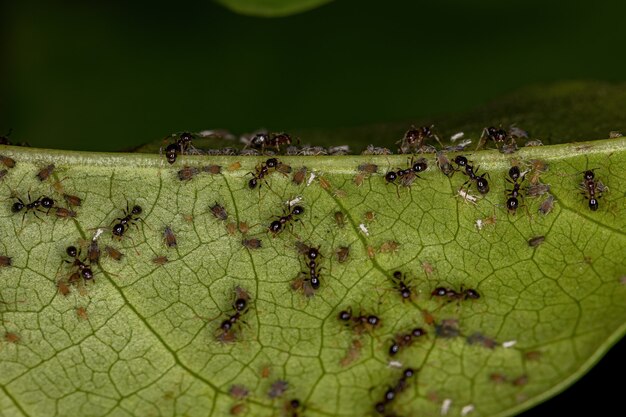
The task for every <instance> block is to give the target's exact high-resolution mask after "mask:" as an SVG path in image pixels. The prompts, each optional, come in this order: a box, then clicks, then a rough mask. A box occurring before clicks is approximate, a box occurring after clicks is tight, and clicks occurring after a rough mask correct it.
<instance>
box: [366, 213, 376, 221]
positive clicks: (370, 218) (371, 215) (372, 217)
mask: <svg viewBox="0 0 626 417" xmlns="http://www.w3.org/2000/svg"><path fill="white" fill-rule="evenodd" d="M364 217H365V221H366V222H370V223H371V222H373V221H374V220H375V219H376V213H374V212H373V211H366V212H365V215H364Z"/></svg>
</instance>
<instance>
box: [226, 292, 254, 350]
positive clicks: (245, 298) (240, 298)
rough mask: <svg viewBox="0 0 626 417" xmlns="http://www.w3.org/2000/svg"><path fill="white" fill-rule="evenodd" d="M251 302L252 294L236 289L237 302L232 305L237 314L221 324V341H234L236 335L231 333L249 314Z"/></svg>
mask: <svg viewBox="0 0 626 417" xmlns="http://www.w3.org/2000/svg"><path fill="white" fill-rule="evenodd" d="M249 301H250V294H248V292H247V291H246V290H244V289H243V288H241V287H236V288H235V301H234V302H233V304H232V307H233V310H235V312H234V313H233V314H231V315H229V316H228V318H227V319H226V320H224V321H222V323H221V324H220V330H221V331H222V333H221V335H220V336H219V339H220V340H222V341H231V340H233V339H234V335H233V334H232V333H231V331H232V329H233V327H234V326H235V325H236V324H237V323H238V322H239V320H241V318H242V317H243V315H244V314H246V313H247V312H248V304H249Z"/></svg>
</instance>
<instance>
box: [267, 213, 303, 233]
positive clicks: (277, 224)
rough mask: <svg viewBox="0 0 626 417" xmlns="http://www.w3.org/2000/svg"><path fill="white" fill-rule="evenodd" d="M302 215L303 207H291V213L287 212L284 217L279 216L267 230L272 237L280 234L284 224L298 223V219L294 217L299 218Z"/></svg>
mask: <svg viewBox="0 0 626 417" xmlns="http://www.w3.org/2000/svg"><path fill="white" fill-rule="evenodd" d="M302 213H304V207H302V206H293V207H291V211H289V212H287V213H286V214H285V215H284V216H279V218H278V220H274V221H273V222H272V223H271V224H270V226H269V230H270V232H272V233H273V234H274V235H277V234H278V233H280V232H281V231H282V230H283V228H284V227H285V225H286V224H290V223H291V222H293V221H299V220H300V219H297V218H295V217H294V216H300V215H301V214H302Z"/></svg>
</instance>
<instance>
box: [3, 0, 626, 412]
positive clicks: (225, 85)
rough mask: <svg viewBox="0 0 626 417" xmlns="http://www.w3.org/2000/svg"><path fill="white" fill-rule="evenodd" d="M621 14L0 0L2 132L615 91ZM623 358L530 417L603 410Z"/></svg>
mask: <svg viewBox="0 0 626 417" xmlns="http://www.w3.org/2000/svg"><path fill="white" fill-rule="evenodd" d="M624 16H626V2H624V1H594V2H589V1H585V2H581V1H573V2H572V1H568V2H565V1H560V2H555V1H553V2H548V1H545V0H544V1H536V0H524V1H519V0H515V1H512V0H508V1H503V0H483V1H468V0H438V1H430V2H426V1H417V0H404V1H388V2H383V1H380V0H377V1H374V0H337V1H335V2H334V3H331V4H329V5H327V6H324V7H322V8H320V9H317V10H314V11H312V12H309V13H305V14H301V15H296V16H291V17H288V18H280V19H262V18H253V17H245V16H238V15H235V14H233V13H231V12H229V11H228V10H226V9H223V8H221V7H219V6H217V5H215V4H213V3H211V2H207V1H187V2H177V3H176V4H175V5H174V4H171V5H160V4H159V3H157V2H129V1H108V2H106V3H104V2H102V4H99V3H97V2H95V1H92V2H81V1H65V2H59V3H58V4H57V3H52V2H37V1H35V2H24V1H13V2H10V3H9V2H3V3H2V6H0V34H1V42H2V44H1V46H2V51H1V55H0V56H1V61H0V62H1V65H0V74H1V77H0V133H4V132H6V131H7V130H8V129H9V128H13V134H12V136H11V138H12V140H14V141H16V142H21V141H27V142H29V143H30V144H31V145H33V146H39V147H52V148H73V149H85V150H118V149H122V148H128V147H131V146H133V145H139V144H141V143H144V142H147V141H152V140H155V139H159V138H161V137H163V136H165V135H166V134H168V133H170V132H175V131H181V130H192V131H196V130H201V129H207V128H227V129H230V130H232V131H234V132H236V133H241V132H245V131H250V130H253V129H257V128H260V127H265V128H268V129H270V130H286V131H289V130H290V129H293V128H334V127H346V126H355V125H362V124H369V123H379V122H397V121H406V122H407V123H409V122H410V121H411V120H416V119H424V118H427V117H429V116H430V115H436V114H446V113H456V112H463V111H466V110H468V109H471V108H475V107H477V106H479V105H481V104H483V103H485V102H487V101H490V100H492V99H493V98H495V97H497V96H499V95H501V94H504V93H507V92H509V91H512V90H515V89H517V88H520V87H523V86H525V85H528V84H536V83H549V82H554V81H562V80H572V79H584V80H599V81H609V82H620V81H626V68H625V66H624V64H625V61H626V54H624V52H623V50H624V45H626V42H625V41H626V31H625V30H624V29H623V25H624ZM625 111H626V109H625ZM438 119H439V120H441V119H442V118H441V117H440V118H438ZM444 119H445V118H444ZM487 123H489V124H491V123H494V124H497V123H498V120H493V121H488V120H486V121H485V124H487ZM444 128H445V126H444ZM304 139H305V138H304ZM625 351H626V346H625V344H624V342H621V343H620V346H618V347H617V348H615V349H613V350H612V351H611V353H610V354H609V355H608V356H607V357H606V358H605V359H604V360H603V361H602V362H601V363H600V365H599V366H598V367H596V368H594V369H593V370H592V371H591V373H590V374H589V375H588V376H586V377H585V378H583V379H582V380H581V381H580V382H579V383H577V384H576V385H574V386H573V387H572V388H571V389H569V390H568V391H566V392H565V393H564V394H562V395H560V396H558V397H556V398H555V399H553V400H550V401H548V402H547V403H546V404H544V405H541V406H539V407H537V408H535V409H533V410H532V411H531V412H529V413H528V415H534V416H536V415H555V414H561V415H563V414H568V413H569V414H575V412H576V411H580V407H581V405H582V404H583V403H584V405H587V406H589V405H591V406H594V407H596V409H597V411H598V414H604V413H608V412H609V410H612V409H613V407H614V406H616V405H618V404H620V403H621V401H620V399H619V398H621V397H620V395H621V393H620V391H619V389H620V388H619V386H618V385H615V384H610V383H609V382H608V378H609V377H610V376H614V375H615V374H620V373H624V371H625V369H626V365H625V364H624V354H623V352H625Z"/></svg>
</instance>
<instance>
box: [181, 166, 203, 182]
mask: <svg viewBox="0 0 626 417" xmlns="http://www.w3.org/2000/svg"><path fill="white" fill-rule="evenodd" d="M199 172H200V171H198V168H192V167H183V169H181V170H180V171H178V179H179V180H181V181H189V180H191V179H193V177H195V176H196V175H198V173H199Z"/></svg>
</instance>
